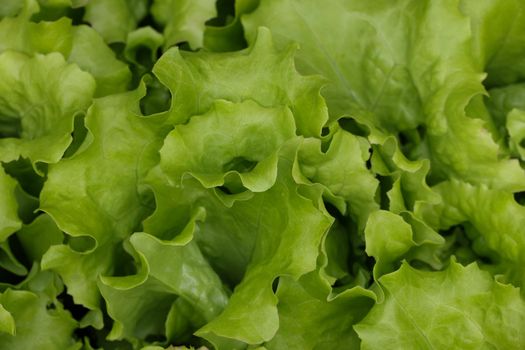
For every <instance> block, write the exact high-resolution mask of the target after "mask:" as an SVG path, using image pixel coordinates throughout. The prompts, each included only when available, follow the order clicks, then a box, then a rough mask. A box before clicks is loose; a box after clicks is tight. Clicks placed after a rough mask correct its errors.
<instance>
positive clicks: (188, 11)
mask: <svg viewBox="0 0 525 350" xmlns="http://www.w3.org/2000/svg"><path fill="white" fill-rule="evenodd" d="M151 14H152V15H153V18H154V19H155V21H156V22H157V23H159V24H160V25H162V26H163V27H164V38H165V44H164V48H165V49H168V48H169V47H170V46H173V45H175V44H180V43H183V42H187V43H188V44H189V45H190V47H191V48H192V49H194V50H195V49H198V48H201V47H202V45H203V40H204V39H203V37H204V30H205V23H206V21H208V20H210V19H212V18H213V17H215V16H216V15H217V11H216V9H215V0H154V1H153V5H152V6H151Z"/></svg>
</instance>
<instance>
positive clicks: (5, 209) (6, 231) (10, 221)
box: [0, 166, 22, 242]
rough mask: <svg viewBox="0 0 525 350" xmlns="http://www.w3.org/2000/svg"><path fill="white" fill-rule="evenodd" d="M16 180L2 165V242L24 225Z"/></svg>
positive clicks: (0, 174)
mask: <svg viewBox="0 0 525 350" xmlns="http://www.w3.org/2000/svg"><path fill="white" fill-rule="evenodd" d="M15 188H16V181H15V180H14V179H13V178H12V177H10V176H9V175H7V174H6V173H5V171H4V168H3V167H2V166H0V198H1V199H0V242H4V241H5V240H6V239H7V237H9V236H10V235H11V234H12V233H13V232H15V231H17V230H18V229H19V228H20V227H21V226H22V221H21V220H20V219H19V218H18V213H17V211H18V203H17V201H16V197H15Z"/></svg>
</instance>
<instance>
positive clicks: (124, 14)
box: [84, 0, 148, 43]
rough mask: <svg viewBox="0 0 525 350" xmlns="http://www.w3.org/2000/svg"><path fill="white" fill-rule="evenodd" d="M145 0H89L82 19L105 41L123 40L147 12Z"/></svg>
mask: <svg viewBox="0 0 525 350" xmlns="http://www.w3.org/2000/svg"><path fill="white" fill-rule="evenodd" d="M147 6H148V1H147V0H131V1H130V0H90V1H89V2H88V3H87V5H86V7H85V8H86V12H85V13H84V20H85V21H86V22H89V23H90V24H91V26H92V27H93V28H94V29H95V30H96V31H97V32H98V33H99V34H100V35H101V36H102V37H103V38H104V40H105V41H106V42H107V43H114V42H125V41H126V40H127V36H128V34H129V33H130V32H131V31H132V30H134V29H135V28H136V27H137V23H138V22H139V21H140V20H141V19H142V18H143V17H144V16H146V14H147Z"/></svg>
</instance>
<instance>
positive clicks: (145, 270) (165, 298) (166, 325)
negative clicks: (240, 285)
mask: <svg viewBox="0 0 525 350" xmlns="http://www.w3.org/2000/svg"><path fill="white" fill-rule="evenodd" d="M190 225H191V226H194V223H190ZM190 234H192V232H191V233H190ZM179 238H185V239H179ZM189 239H190V240H191V237H189ZM130 241H131V245H132V246H133V248H134V249H135V250H136V254H137V255H138V256H139V258H140V261H141V270H140V271H139V273H138V274H137V275H130V276H126V277H101V280H100V284H99V286H100V290H101V293H102V295H103V296H104V299H105V300H106V303H107V307H108V313H109V315H110V316H111V317H112V318H113V319H114V320H115V323H114V325H113V329H112V332H111V333H110V335H109V337H110V339H120V338H122V337H126V338H129V339H136V338H138V339H145V338H146V337H147V336H151V335H162V334H164V333H166V334H167V335H168V341H174V340H179V341H180V340H181V339H183V337H184V336H185V337H188V335H190V334H191V333H192V332H193V331H195V330H196V329H197V328H199V327H200V326H202V325H204V324H205V323H206V322H208V321H210V320H211V319H213V318H215V317H216V316H217V315H218V314H219V313H220V312H221V311H222V309H223V308H224V307H225V305H226V304H227V302H228V296H227V294H226V292H225V290H224V288H223V286H222V282H221V280H220V279H219V277H218V276H217V275H216V274H215V272H214V271H213V270H212V269H211V268H210V266H209V264H208V262H207V261H206V260H205V259H204V257H203V255H202V253H201V252H200V250H199V247H198V246H197V244H196V243H195V242H194V241H190V242H188V237H184V236H179V237H176V238H175V239H173V240H171V241H161V240H158V239H157V238H155V237H153V236H151V235H149V234H147V233H135V234H134V235H133V236H132V237H131V239H130ZM177 298H180V299H177ZM130 300H134V302H130ZM186 305H188V306H189V308H190V310H191V312H192V313H193V315H192V316H191V318H192V319H196V323H195V324H192V325H191V326H190V332H189V334H188V333H187V331H188V330H186V329H181V325H180V324H177V323H176V322H175V321H174V319H175V318H177V317H179V318H181V316H182V320H184V321H186V322H187V320H185V319H184V316H183V311H184V309H181V307H183V306H186ZM181 314H182V315H181ZM170 321H172V322H170ZM192 328H193V329H192Z"/></svg>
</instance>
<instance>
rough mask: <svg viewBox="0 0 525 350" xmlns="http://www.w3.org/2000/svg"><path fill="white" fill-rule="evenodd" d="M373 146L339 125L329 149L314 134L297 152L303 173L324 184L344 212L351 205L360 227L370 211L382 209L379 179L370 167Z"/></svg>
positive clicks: (327, 196) (298, 163) (350, 207)
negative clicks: (376, 197) (339, 127)
mask: <svg viewBox="0 0 525 350" xmlns="http://www.w3.org/2000/svg"><path fill="white" fill-rule="evenodd" d="M369 150H370V145H369V144H368V142H367V141H366V140H364V139H362V138H359V137H357V136H354V135H352V134H351V133H349V132H346V131H345V130H342V129H338V130H337V131H336V132H335V133H334V134H333V136H332V139H331V141H330V145H329V148H328V150H327V151H326V152H324V151H323V150H322V141H321V140H318V139H314V138H311V139H305V140H304V143H303V144H302V145H301V147H300V148H299V152H298V155H297V166H298V168H299V170H300V171H301V173H302V174H303V175H304V176H306V178H308V180H309V181H311V182H312V183H314V184H315V183H319V184H321V185H322V186H324V187H325V188H326V191H327V193H326V195H325V196H326V198H327V201H329V202H331V203H332V204H334V205H335V206H336V207H338V208H339V210H341V212H342V213H343V214H346V211H347V206H348V210H349V212H350V216H351V217H352V218H353V219H354V220H355V221H356V222H357V223H358V227H359V229H360V230H362V229H363V228H364V225H365V223H366V220H367V219H368V215H370V213H371V212H373V211H375V210H378V209H379V204H378V203H377V202H376V201H375V195H376V191H377V187H378V181H377V179H375V178H374V175H373V174H372V172H371V171H369V170H368V169H367V167H366V161H367V160H368V159H369V158H370V153H369ZM297 180H298V179H296V181H297ZM334 197H335V198H334ZM341 199H342V203H341V201H340V200H341Z"/></svg>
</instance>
